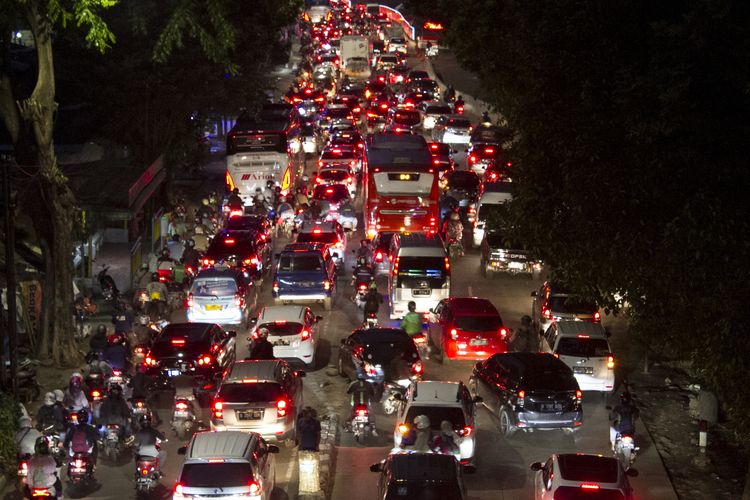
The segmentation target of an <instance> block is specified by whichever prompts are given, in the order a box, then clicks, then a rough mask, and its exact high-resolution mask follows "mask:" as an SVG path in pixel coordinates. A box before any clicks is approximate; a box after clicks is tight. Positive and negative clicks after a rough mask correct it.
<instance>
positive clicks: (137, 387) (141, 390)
mask: <svg viewBox="0 0 750 500" xmlns="http://www.w3.org/2000/svg"><path fill="white" fill-rule="evenodd" d="M153 383H154V379H153V377H151V376H150V375H149V374H148V369H147V367H146V365H145V364H140V365H138V366H137V367H136V369H135V375H133V378H131V379H130V381H129V382H128V387H130V397H131V398H132V399H134V400H135V399H143V400H144V401H146V402H148V401H149V400H150V399H151V397H152V396H153V392H152V390H151V389H152V386H153ZM150 411H151V415H152V417H153V419H154V420H155V421H156V425H159V424H160V423H161V418H159V414H158V413H157V412H156V409H155V408H153V407H151V408H150Z"/></svg>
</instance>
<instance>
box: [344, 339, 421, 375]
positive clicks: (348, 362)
mask: <svg viewBox="0 0 750 500" xmlns="http://www.w3.org/2000/svg"><path fill="white" fill-rule="evenodd" d="M338 372H339V375H341V376H342V377H347V378H349V379H351V380H357V375H358V374H360V373H364V375H365V378H366V379H367V380H368V381H370V382H373V383H375V384H382V383H383V382H398V383H399V385H406V384H408V383H409V381H410V380H417V379H418V378H419V377H421V376H422V373H424V367H423V365H422V360H421V359H420V358H419V353H418V352H417V347H416V346H415V345H414V341H413V340H412V339H411V337H409V335H407V334H406V332H405V331H403V330H401V329H398V328H367V329H360V330H355V331H354V332H353V333H352V334H351V335H349V336H348V337H347V338H344V339H341V348H340V349H339V359H338Z"/></svg>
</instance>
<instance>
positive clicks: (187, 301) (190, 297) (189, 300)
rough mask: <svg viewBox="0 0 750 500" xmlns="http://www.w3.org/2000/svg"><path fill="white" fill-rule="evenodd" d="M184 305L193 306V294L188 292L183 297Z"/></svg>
mask: <svg viewBox="0 0 750 500" xmlns="http://www.w3.org/2000/svg"><path fill="white" fill-rule="evenodd" d="M185 307H188V308H189V307H193V294H192V293H189V294H188V296H187V298H186V299H185Z"/></svg>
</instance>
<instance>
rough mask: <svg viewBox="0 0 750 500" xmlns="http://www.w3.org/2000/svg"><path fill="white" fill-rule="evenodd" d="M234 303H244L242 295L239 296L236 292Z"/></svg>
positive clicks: (237, 305)
mask: <svg viewBox="0 0 750 500" xmlns="http://www.w3.org/2000/svg"><path fill="white" fill-rule="evenodd" d="M234 305H235V306H236V307H242V306H243V305H245V299H243V298H242V297H241V296H240V294H237V295H235V296H234Z"/></svg>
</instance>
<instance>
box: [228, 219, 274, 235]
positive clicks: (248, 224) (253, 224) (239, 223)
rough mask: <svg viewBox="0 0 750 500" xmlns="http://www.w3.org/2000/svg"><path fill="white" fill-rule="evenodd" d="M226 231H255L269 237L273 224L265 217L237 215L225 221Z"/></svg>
mask: <svg viewBox="0 0 750 500" xmlns="http://www.w3.org/2000/svg"><path fill="white" fill-rule="evenodd" d="M224 228H225V229H226V230H227V231H257V232H259V233H262V234H264V235H265V236H266V238H268V237H269V235H270V234H271V230H272V229H273V224H272V223H271V221H270V220H268V217H266V216H265V215H238V216H234V217H230V218H229V219H227V222H226V224H225V225H224Z"/></svg>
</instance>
